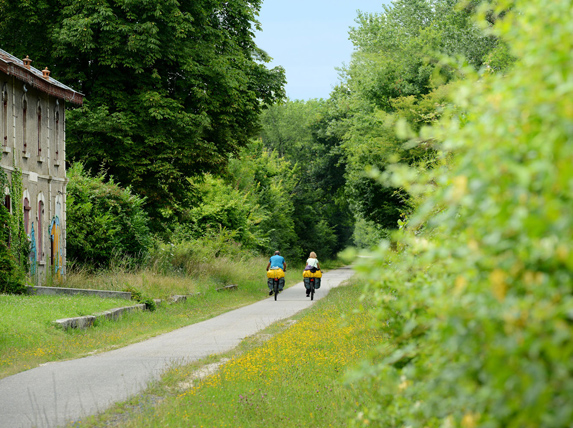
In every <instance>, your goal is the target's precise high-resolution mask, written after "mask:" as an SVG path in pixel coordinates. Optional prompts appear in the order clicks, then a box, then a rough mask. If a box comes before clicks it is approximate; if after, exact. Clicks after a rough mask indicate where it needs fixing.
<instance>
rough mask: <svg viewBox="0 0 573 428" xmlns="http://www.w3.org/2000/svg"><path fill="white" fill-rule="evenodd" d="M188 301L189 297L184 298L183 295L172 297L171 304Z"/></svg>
mask: <svg viewBox="0 0 573 428" xmlns="http://www.w3.org/2000/svg"><path fill="white" fill-rule="evenodd" d="M186 301H187V296H182V295H177V294H176V295H174V296H171V303H180V302H186Z"/></svg>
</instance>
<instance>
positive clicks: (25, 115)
mask: <svg viewBox="0 0 573 428" xmlns="http://www.w3.org/2000/svg"><path fill="white" fill-rule="evenodd" d="M27 121H28V101H26V99H25V98H24V100H22V142H23V143H24V146H23V147H22V151H23V152H24V153H26V152H27V151H28V142H27V141H26V138H27V136H26V128H27V126H26V125H27Z"/></svg>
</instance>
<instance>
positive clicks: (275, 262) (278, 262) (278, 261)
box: [267, 251, 287, 296]
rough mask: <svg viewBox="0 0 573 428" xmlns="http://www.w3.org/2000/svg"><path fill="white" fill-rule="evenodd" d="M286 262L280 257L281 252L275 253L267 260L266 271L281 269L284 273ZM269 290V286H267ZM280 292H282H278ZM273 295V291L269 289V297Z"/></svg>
mask: <svg viewBox="0 0 573 428" xmlns="http://www.w3.org/2000/svg"><path fill="white" fill-rule="evenodd" d="M286 268H287V265H286V261H285V258H284V257H283V256H281V252H280V251H275V255H274V256H272V257H271V258H270V259H269V264H267V271H268V270H269V269H282V270H283V272H286ZM269 288H270V285H269ZM280 291H282V290H280ZM272 294H273V290H272V289H271V291H269V296H271V295H272Z"/></svg>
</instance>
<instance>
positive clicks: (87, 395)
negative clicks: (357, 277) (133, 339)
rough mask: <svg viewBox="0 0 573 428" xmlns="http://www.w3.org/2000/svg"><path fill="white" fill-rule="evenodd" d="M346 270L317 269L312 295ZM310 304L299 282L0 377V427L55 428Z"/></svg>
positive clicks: (231, 345) (336, 281)
mask: <svg viewBox="0 0 573 428" xmlns="http://www.w3.org/2000/svg"><path fill="white" fill-rule="evenodd" d="M287 274H289V273H288V272H287ZM290 274H291V275H292V273H290ZM352 274H353V271H352V269H350V268H342V269H336V270H333V271H330V272H326V273H324V274H323V278H322V285H321V287H320V290H318V291H317V292H316V294H315V296H314V299H315V301H316V300H318V299H321V298H322V297H324V296H325V295H326V294H327V293H328V291H329V290H330V289H331V288H334V287H337V286H338V285H340V284H341V283H342V282H344V281H345V280H347V279H349V278H350V277H351V276H352ZM312 303H313V302H311V301H310V298H308V297H306V295H305V290H304V285H303V283H302V282H301V283H298V284H296V285H295V286H293V287H290V288H288V289H285V290H284V291H283V292H282V293H281V294H279V296H278V300H277V301H275V300H274V297H269V298H268V299H265V300H262V301H260V302H257V303H254V304H252V305H249V306H245V307H243V308H240V309H236V310H234V311H231V312H227V313H225V314H222V315H219V316H218V317H215V318H212V319H209V320H207V321H203V322H200V323H198V324H193V325H190V326H187V327H183V328H180V329H178V330H175V331H172V332H170V333H166V334H163V335H161V336H157V337H154V338H152V339H149V340H146V341H144V342H140V343H136V344H133V345H129V346H126V347H124V348H120V349H117V350H114V351H110V352H105V353H102V354H98V355H93V356H90V357H85V358H80V359H77V360H70V361H62V362H55V363H48V364H45V365H42V366H40V367H37V368H35V369H32V370H28V371H25V372H22V373H19V374H16V375H14V376H10V377H7V378H4V379H1V380H0V427H1V428H19V427H37V428H46V427H59V426H63V425H66V423H69V422H70V421H74V420H79V419H81V418H83V417H85V416H88V415H93V414H97V413H100V412H102V411H104V410H105V409H107V408H108V407H110V406H111V405H112V404H114V403H116V402H120V401H125V400H127V399H128V398H130V397H132V396H134V395H136V394H138V393H139V392H141V391H143V390H144V389H145V388H146V386H147V385H148V384H149V383H150V382H151V381H153V380H156V379H159V378H160V377H161V375H162V374H163V373H164V372H165V371H166V370H167V369H169V368H172V367H173V366H175V365H178V364H184V363H189V362H192V361H195V360H199V359H201V358H204V357H207V356H209V355H212V354H218V353H222V352H226V351H228V350H231V349H233V348H234V347H235V346H237V345H238V344H239V343H240V342H241V340H243V339H244V338H245V337H248V336H251V335H253V334H255V333H257V332H258V331H260V330H262V329H264V328H265V327H267V326H269V325H271V324H272V323H274V322H276V321H279V320H281V319H285V318H289V317H291V316H292V315H294V314H296V313H297V312H299V311H301V310H303V309H305V308H308V307H309V306H310V305H311V304H312Z"/></svg>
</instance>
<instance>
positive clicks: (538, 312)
mask: <svg viewBox="0 0 573 428" xmlns="http://www.w3.org/2000/svg"><path fill="white" fill-rule="evenodd" d="M500 3H501V4H500V6H499V7H498V10H497V12H498V13H499V12H501V11H502V10H503V8H502V7H503V6H505V10H503V12H504V13H505V12H506V11H507V9H509V8H514V10H513V12H511V13H510V14H507V15H506V16H505V18H504V19H503V20H500V21H499V22H498V23H497V24H496V28H497V29H498V31H499V33H500V35H501V36H502V37H504V38H505V39H506V40H507V41H508V42H509V45H510V48H511V50H512V54H513V55H515V57H516V58H517V59H518V61H517V63H516V65H515V68H514V69H513V70H512V71H510V72H508V74H507V75H505V76H497V75H487V74H486V75H484V76H481V78H480V79H479V80H477V79H470V81H469V82H467V83H465V84H463V85H461V88H460V91H459V92H458V95H457V98H456V103H457V104H458V106H461V107H463V108H465V109H467V114H466V116H465V119H464V120H460V118H459V117H456V118H452V119H448V120H446V119H444V120H443V121H442V122H441V126H440V128H439V130H438V129H436V130H435V131H434V132H435V134H436V135H435V136H436V137H437V138H438V139H440V140H442V141H445V143H444V144H443V149H444V150H445V151H448V150H449V151H451V150H453V151H455V152H457V156H456V159H455V160H454V162H453V164H452V165H450V167H449V168H448V169H444V170H442V171H434V172H432V174H433V177H432V179H433V180H432V181H431V182H430V183H431V184H429V185H431V186H437V188H436V191H435V192H434V194H433V196H432V197H431V198H429V200H428V201H426V202H425V203H423V204H422V205H421V207H420V208H419V210H418V211H417V213H416V215H415V216H414V217H413V218H412V219H411V220H410V227H412V228H415V227H417V226H418V225H420V224H422V223H425V224H426V225H427V227H426V229H425V230H424V231H423V232H421V233H420V229H416V230H417V231H418V232H419V233H418V235H416V234H414V233H410V232H408V231H400V232H397V233H396V234H395V236H394V238H395V239H396V240H397V241H398V242H399V248H401V249H402V250H401V252H400V253H393V252H392V251H389V250H388V249H387V248H388V247H389V245H388V244H386V245H385V246H384V248H381V250H380V251H379V252H377V253H376V259H375V260H373V261H372V262H371V263H370V265H369V266H367V267H366V269H365V271H366V273H367V274H368V275H369V277H370V278H371V283H372V286H371V288H370V293H371V295H372V296H373V297H374V298H375V299H376V300H377V302H378V309H377V310H376V311H375V313H374V315H375V316H376V320H377V326H378V328H380V329H381V330H383V331H384V332H385V334H386V336H387V343H385V348H384V349H383V350H382V351H381V353H379V354H378V356H377V357H376V358H374V360H373V364H371V366H370V367H369V369H365V370H364V371H363V375H364V377H363V381H364V382H365V383H366V385H365V387H371V388H373V390H374V391H376V394H377V405H375V406H370V407H368V408H367V409H366V411H365V412H364V413H363V414H361V415H360V418H359V419H357V420H356V422H358V423H359V424H363V423H364V421H365V420H366V419H367V420H368V421H369V422H371V423H372V422H374V423H377V424H378V425H379V426H384V427H397V426H409V427H454V426H461V427H466V428H473V427H488V428H495V427H500V428H501V427H504V428H511V427H540V426H542V427H545V428H552V427H555V428H556V427H567V426H572V424H573V407H571V406H570V400H571V396H572V394H573V390H572V386H571V385H572V384H573V379H572V373H573V344H572V341H571V337H572V335H573V297H572V295H573V168H571V165H573V127H572V125H571V124H572V123H573V86H572V85H571V78H572V76H573V62H572V61H571V51H572V49H573V27H572V26H571V22H570V21H571V20H570V16H571V10H572V8H573V2H572V1H571V0H565V1H559V2H546V1H542V0H516V1H500ZM398 178H399V177H395V179H398ZM422 184H423V183H422Z"/></svg>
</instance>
